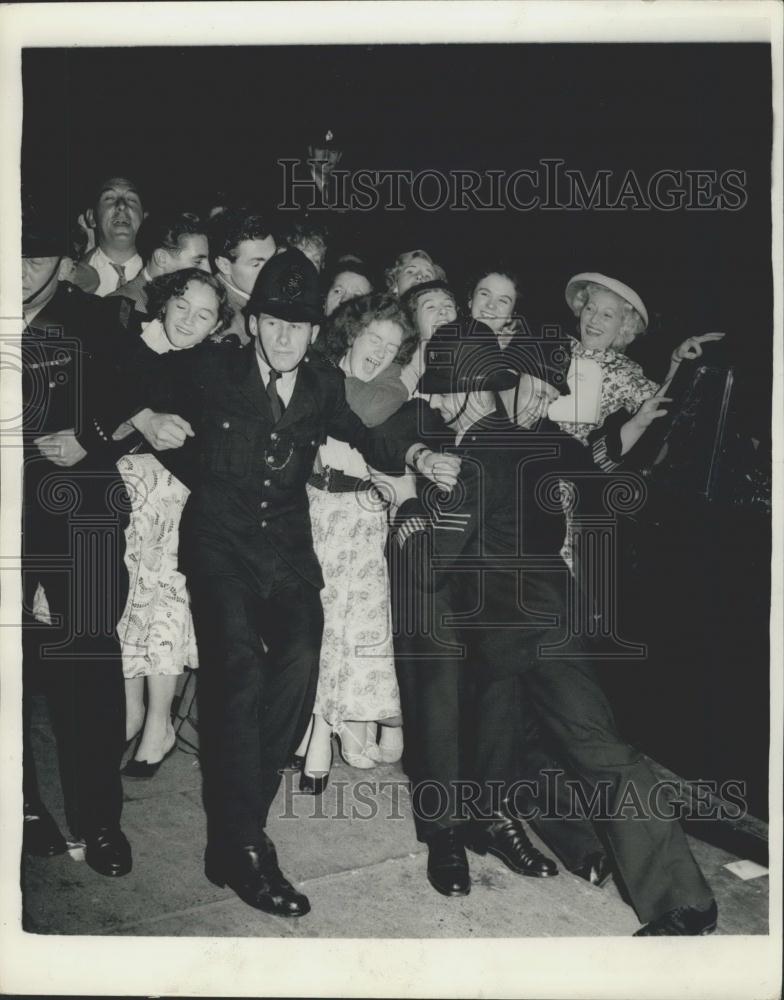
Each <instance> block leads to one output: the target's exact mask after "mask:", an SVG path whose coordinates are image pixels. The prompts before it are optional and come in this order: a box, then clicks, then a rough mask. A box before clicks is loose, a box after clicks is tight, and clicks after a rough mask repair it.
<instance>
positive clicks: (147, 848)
mask: <svg viewBox="0 0 784 1000" xmlns="http://www.w3.org/2000/svg"><path fill="white" fill-rule="evenodd" d="M33 739H34V747H35V755H36V760H37V763H38V770H39V781H40V784H41V789H42V794H43V795H44V799H45V802H46V804H47V806H48V808H49V809H50V811H51V812H52V815H53V816H54V818H55V820H56V821H57V822H58V825H59V826H60V829H61V830H62V831H63V832H64V833H66V831H67V828H66V826H65V821H64V817H63V810H62V796H61V793H60V789H59V781H58V778H57V763H56V753H55V747H54V739H53V736H52V734H51V730H50V729H49V726H48V722H47V720H46V714H45V710H44V709H43V706H39V707H38V709H37V712H36V716H35V720H34V730H33ZM297 781H298V779H297V776H296V775H294V774H292V773H291V772H287V773H286V775H285V778H284V781H283V784H282V787H281V790H280V792H279V794H278V798H277V799H276V801H275V803H274V805H273V809H272V812H271V816H272V817H273V818H272V819H271V821H270V823H269V826H268V833H269V835H270V836H271V838H272V840H273V841H274V843H275V845H276V847H277V850H278V858H279V861H280V866H281V868H282V870H283V872H284V874H285V875H286V876H287V877H288V878H289V879H290V880H291V881H292V882H293V883H295V885H296V886H297V888H299V889H300V890H301V891H303V892H304V893H306V895H307V896H308V897H309V898H310V901H311V905H312V910H311V912H310V914H308V915H307V916H306V917H302V918H300V919H297V920H285V919H282V918H278V917H272V916H269V915H267V914H263V913H260V912H258V911H256V910H253V909H251V908H250V907H248V906H246V905H245V904H244V903H242V902H241V901H240V900H239V899H238V898H237V897H236V896H235V895H234V893H233V892H232V891H231V890H230V889H225V888H224V889H219V888H217V887H216V886H214V885H212V884H211V883H210V882H208V881H207V880H206V878H205V877H204V873H203V851H204V844H205V836H206V823H205V817H204V811H203V808H202V804H201V777H200V772H199V765H198V760H197V758H196V757H195V756H192V755H189V754H187V753H184V752H183V751H182V750H177V751H175V753H173V754H172V756H171V757H170V758H169V759H168V760H167V761H166V762H165V763H164V764H163V766H162V767H161V769H160V771H159V772H158V774H157V775H156V776H155V777H154V778H152V779H150V780H146V781H139V780H132V779H124V784H125V805H124V808H123V830H124V831H125V833H126V835H127V836H128V839H129V840H130V842H131V844H132V847H133V871H132V872H131V873H130V874H129V875H127V876H126V877H124V878H119V879H108V878H105V877H103V876H101V875H98V874H97V873H96V872H94V871H93V870H92V869H91V868H89V867H88V865H87V864H86V863H85V862H84V861H83V860H81V853H82V852H81V850H80V848H78V847H75V848H73V849H72V850H71V851H70V852H69V853H67V854H64V855H61V856H59V857H55V858H51V859H41V858H25V859H24V863H23V885H24V911H25V917H24V919H25V927H26V928H27V930H29V931H31V932H34V933H39V934H77V935H133V936H178V937H179V936H206V937H226V936H230V937H246V936H247V937H297V938H309V937H314V938H535V937H601V936H613V935H619V936H624V937H628V936H629V935H631V934H633V933H634V931H635V930H637V928H638V927H639V923H638V921H637V918H636V917H635V914H634V912H633V911H632V910H631V909H630V907H628V906H627V905H626V904H625V903H624V902H623V901H622V899H621V898H620V896H619V894H618V891H617V889H616V888H615V885H614V884H613V883H612V882H610V883H608V884H607V885H605V887H604V888H603V889H599V888H596V887H594V886H591V885H589V884H588V883H587V882H584V881H583V880H582V879H579V878H577V877H576V876H573V875H571V874H569V873H568V872H566V871H564V870H563V868H561V871H560V873H559V875H558V876H557V877H555V878H548V879H533V878H524V877H521V876H519V875H515V874H513V873H512V872H511V871H509V870H508V869H507V868H506V867H505V866H504V865H503V864H502V863H501V862H500V861H498V860H496V859H495V858H493V857H490V856H486V857H478V856H476V855H473V854H470V853H469V862H470V865H471V874H472V880H473V885H472V890H471V893H470V895H469V896H467V897H459V898H455V899H446V898H444V897H442V896H440V895H439V894H438V893H436V892H435V891H434V890H433V889H432V888H431V887H430V885H429V883H428V882H427V879H426V877H425V865H426V859H427V852H426V849H425V847H424V845H423V844H420V843H418V842H417V840H416V837H415V834H414V826H413V822H412V820H411V803H410V797H409V794H408V790H407V787H406V782H405V778H404V775H403V772H402V771H401V769H400V766H399V765H397V764H392V765H385V766H379V767H378V768H375V769H374V770H372V771H357V770H355V769H353V768H350V767H348V766H347V765H345V764H344V763H343V762H342V761H340V760H339V758H337V757H336V762H335V766H334V767H333V771H332V775H331V777H330V782H329V785H328V787H327V790H326V792H325V793H324V795H323V797H322V798H321V799H314V798H312V797H310V796H303V795H299V794H297V793H296V788H297ZM533 839H534V840H535V841H536V838H535V837H534V838H533ZM536 842H537V844H538V846H540V847H543V845H542V844H541V843H540V842H538V841H536ZM690 845H691V848H692V851H693V852H694V855H695V857H696V859H697V861H698V862H699V864H700V865H701V867H702V869H703V871H704V873H705V876H706V878H707V880H708V882H709V883H710V885H711V887H712V888H713V890H714V892H715V895H716V898H717V901H718V905H719V926H718V932H717V933H719V934H727V935H728V934H752V935H758V934H766V933H767V930H768V878H767V876H762V877H756V878H751V879H749V880H746V881H744V880H742V879H741V878H739V877H738V876H736V875H735V874H733V873H732V872H731V871H729V870H727V868H726V867H725V866H726V865H727V864H728V863H730V862H734V861H736V860H738V859H737V858H736V857H735V856H734V855H732V854H729V853H728V852H727V851H725V850H721V849H719V848H717V847H713V846H710V845H708V844H705V843H703V842H701V841H698V840H695V839H693V838H690ZM545 850H546V849H545Z"/></svg>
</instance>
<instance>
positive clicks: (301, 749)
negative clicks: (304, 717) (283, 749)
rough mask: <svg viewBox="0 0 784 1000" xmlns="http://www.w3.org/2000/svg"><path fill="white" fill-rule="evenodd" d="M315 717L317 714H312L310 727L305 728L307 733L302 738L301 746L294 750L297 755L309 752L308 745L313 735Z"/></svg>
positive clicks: (302, 755)
mask: <svg viewBox="0 0 784 1000" xmlns="http://www.w3.org/2000/svg"><path fill="white" fill-rule="evenodd" d="M314 719H315V715H311V717H310V722H309V723H308V728H307V729H306V730H305V735H304V736H303V737H302V739H301V740H300V743H299V746H298V747H297V749H296V750H295V751H294V753H295V754H296V756H297V757H304V756H305V754H306V753H307V752H308V745H309V744H310V736H311V733H312V732H313V720H314Z"/></svg>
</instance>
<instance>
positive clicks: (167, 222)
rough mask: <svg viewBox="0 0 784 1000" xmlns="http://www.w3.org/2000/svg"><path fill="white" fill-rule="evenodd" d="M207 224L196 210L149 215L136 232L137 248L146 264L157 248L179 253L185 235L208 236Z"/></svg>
mask: <svg viewBox="0 0 784 1000" xmlns="http://www.w3.org/2000/svg"><path fill="white" fill-rule="evenodd" d="M206 235H207V225H206V223H204V222H202V220H201V219H200V218H199V216H198V215H196V213H195V212H176V213H175V212H170V213H166V214H165V215H164V214H159V215H148V216H147V218H146V219H145V220H144V221H143V222H142V224H141V226H139V232H138V233H137V234H136V249H137V251H138V253H139V256H140V257H141V258H142V260H143V261H144V263H145V264H149V262H150V260H151V258H152V255H153V254H154V253H155V251H156V250H168V251H169V252H170V253H177V252H178V251H179V250H180V249H181V247H180V239H181V238H182V237H183V236H206Z"/></svg>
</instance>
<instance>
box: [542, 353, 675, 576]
mask: <svg viewBox="0 0 784 1000" xmlns="http://www.w3.org/2000/svg"><path fill="white" fill-rule="evenodd" d="M569 339H570V342H571V347H572V355H573V357H576V358H591V359H592V360H593V361H596V362H598V364H599V365H600V367H601V369H602V397H601V404H600V409H599V423H598V424H576V423H567V422H563V421H559V423H558V426H559V427H560V428H561V430H562V431H565V432H566V433H567V434H571V435H572V437H575V438H577V440H578V441H580V442H582V444H584V445H587V444H588V435H589V434H590V433H591V431H593V430H596V428H597V427H598V426H601V424H603V423H604V421H605V420H606V419H607V417H609V416H610V415H611V414H613V413H616V412H617V411H618V410H620V409H626V410H628V411H629V413H632V414H633V413H636V412H637V410H639V408H640V407H641V406H642V404H643V403H644V402H645V400H646V399H650V398H651V396H655V395H656V393H657V392H658V391H659V385H658V383H656V382H653V381H651V379H649V378H646V377H645V375H644V374H643V370H642V368H641V367H640V365H638V364H637V362H636V361H632V360H631V359H630V358H627V357H626V355H625V354H620V353H619V352H618V351H614V350H613V349H612V348H611V347H606V348H604V349H603V350H601V351H598V350H594V349H592V348H588V347H583V345H582V344H581V343H580V341H579V340H575V339H574V338H572V337H570V338H569ZM561 488H562V490H563V491H564V508H565V510H566V537H565V538H564V544H563V548H562V549H561V557H562V559H563V560H564V562H565V563H566V565H567V566H568V567H569V569H570V571H571V572H574V522H573V520H572V515H571V512H570V508H571V506H572V501H571V487H570V486H569V484H568V483H566V482H563V481H562V482H561Z"/></svg>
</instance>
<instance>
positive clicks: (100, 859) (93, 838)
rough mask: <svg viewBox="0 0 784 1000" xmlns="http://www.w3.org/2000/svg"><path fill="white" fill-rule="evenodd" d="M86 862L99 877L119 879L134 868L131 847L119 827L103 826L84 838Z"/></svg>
mask: <svg viewBox="0 0 784 1000" xmlns="http://www.w3.org/2000/svg"><path fill="white" fill-rule="evenodd" d="M84 860H85V861H86V862H87V864H88V865H89V866H90V867H91V868H92V869H93V871H96V872H98V874H99V875H106V876H108V877H109V878H118V877H119V876H120V875H127V874H128V872H129V871H130V870H131V868H132V867H133V859H132V857H131V845H130V844H129V843H128V840H127V838H126V836H125V834H124V833H123V832H122V830H121V829H120V828H119V826H101V827H98V829H97V830H94V831H93V832H92V833H89V834H87V835H86V836H85V838H84Z"/></svg>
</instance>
